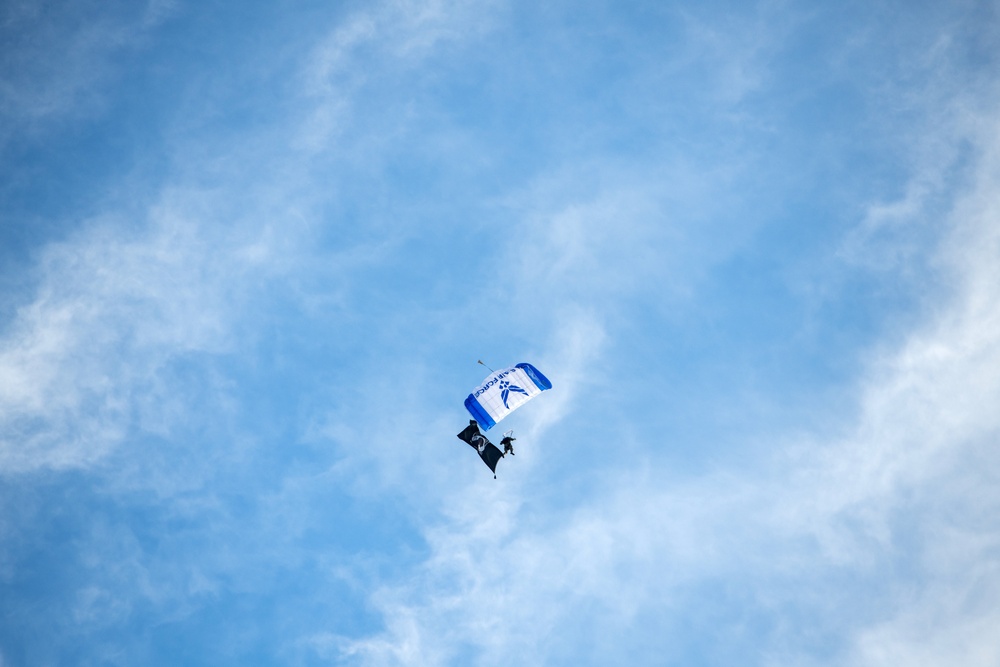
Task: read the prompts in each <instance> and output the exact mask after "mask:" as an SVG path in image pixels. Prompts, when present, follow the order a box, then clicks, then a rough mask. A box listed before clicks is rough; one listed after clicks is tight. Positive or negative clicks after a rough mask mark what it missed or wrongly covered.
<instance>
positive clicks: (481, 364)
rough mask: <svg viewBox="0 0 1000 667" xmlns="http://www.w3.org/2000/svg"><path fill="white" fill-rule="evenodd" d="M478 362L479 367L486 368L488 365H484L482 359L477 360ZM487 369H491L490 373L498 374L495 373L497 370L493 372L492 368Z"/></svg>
mask: <svg viewBox="0 0 1000 667" xmlns="http://www.w3.org/2000/svg"><path fill="white" fill-rule="evenodd" d="M477 361H478V362H479V365H480V366H486V364H484V363H483V360H482V359H479V360H477ZM486 368H489V369H490V373H496V371H495V370H493V369H492V368H490V367H489V366H486Z"/></svg>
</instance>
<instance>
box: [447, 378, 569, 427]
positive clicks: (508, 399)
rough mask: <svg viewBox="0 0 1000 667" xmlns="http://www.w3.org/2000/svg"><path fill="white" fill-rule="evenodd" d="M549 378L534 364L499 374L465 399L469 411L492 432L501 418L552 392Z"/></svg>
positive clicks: (485, 381) (480, 423) (486, 380)
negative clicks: (548, 391)
mask: <svg viewBox="0 0 1000 667" xmlns="http://www.w3.org/2000/svg"><path fill="white" fill-rule="evenodd" d="M551 388H552V383H551V382H549V379H548V378H547V377H545V376H544V375H542V373H541V372H540V371H539V370H538V369H537V368H535V367H534V366H532V365H531V364H518V365H516V366H511V367H510V368H504V369H502V370H499V371H495V372H493V373H492V374H490V375H489V376H487V378H486V379H485V380H483V383H482V384H481V385H479V386H478V387H476V388H475V389H474V390H473V391H472V393H471V394H469V397H468V398H467V399H465V408H466V409H467V410H468V411H469V414H471V415H472V417H473V419H475V420H476V421H477V422H479V425H480V426H482V428H483V430H484V431H488V430H490V429H491V428H493V427H494V426H496V424H497V422H499V421H500V420H501V419H503V418H504V417H506V416H507V415H509V414H510V413H511V412H513V411H514V410H517V409H518V408H519V407H521V406H522V405H524V404H525V403H527V402H528V401H530V400H531V399H533V398H534V397H535V396H538V395H539V394H540V393H542V392H543V391H545V390H546V389H551Z"/></svg>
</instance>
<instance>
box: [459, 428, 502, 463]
mask: <svg viewBox="0 0 1000 667" xmlns="http://www.w3.org/2000/svg"><path fill="white" fill-rule="evenodd" d="M458 437H459V438H461V439H462V440H464V441H465V442H467V443H469V444H470V445H471V446H472V448H473V449H475V450H476V451H477V452H479V458H481V459H482V460H483V463H485V464H486V465H487V466H489V468H490V470H492V471H493V476H494V477H496V476H497V461H499V460H500V459H501V458H503V454H501V453H500V450H499V449H497V447H496V445H494V444H493V443H492V442H490V441H489V440H487V439H486V436H485V435H483V434H482V433H480V432H479V424H477V423H476V420H475V419H470V420H469V425H468V426H466V427H465V428H464V429H463V430H462V432H461V433H459V434H458Z"/></svg>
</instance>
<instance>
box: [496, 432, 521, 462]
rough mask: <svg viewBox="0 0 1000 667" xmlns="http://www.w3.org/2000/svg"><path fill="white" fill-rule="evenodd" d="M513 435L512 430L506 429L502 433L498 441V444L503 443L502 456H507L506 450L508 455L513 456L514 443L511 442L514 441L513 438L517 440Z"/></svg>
mask: <svg viewBox="0 0 1000 667" xmlns="http://www.w3.org/2000/svg"><path fill="white" fill-rule="evenodd" d="M513 435H514V431H507V432H506V433H504V434H503V439H502V440H501V441H500V444H501V445H503V455H504V456H507V452H510V455H511V456H514V444H513V443H514V441H515V440H517V438H515V437H513Z"/></svg>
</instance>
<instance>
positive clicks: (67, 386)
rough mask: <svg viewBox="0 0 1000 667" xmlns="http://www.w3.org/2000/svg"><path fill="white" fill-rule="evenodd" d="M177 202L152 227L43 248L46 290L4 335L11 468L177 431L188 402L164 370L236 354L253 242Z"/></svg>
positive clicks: (69, 463)
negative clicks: (135, 434) (211, 226)
mask: <svg viewBox="0 0 1000 667" xmlns="http://www.w3.org/2000/svg"><path fill="white" fill-rule="evenodd" d="M175 203H179V202H175ZM173 205H174V204H167V205H166V206H164V207H160V208H158V209H153V210H151V211H150V213H149V218H148V227H147V226H146V225H145V224H144V225H141V226H140V230H141V231H131V230H130V229H129V228H127V227H126V226H125V225H124V224H122V223H120V222H115V223H112V222H110V221H103V222H102V221H93V222H92V223H90V224H88V225H86V230H85V231H83V232H81V233H80V234H79V235H77V236H76V237H74V238H72V239H70V240H68V241H65V242H62V243H58V244H54V245H51V246H49V247H47V248H46V249H45V250H44V251H43V252H42V254H41V261H40V266H39V267H38V269H37V290H36V292H35V294H34V295H33V297H31V298H30V299H29V301H28V302H27V303H26V304H25V305H23V306H22V307H21V308H20V309H19V310H18V312H17V315H16V317H15V318H14V321H13V322H12V323H10V325H9V326H8V327H7V329H6V330H5V332H4V336H3V338H2V340H0V424H2V431H0V466H2V467H3V468H4V470H5V471H7V472H13V471H22V470H31V469H34V468H37V467H57V468H63V467H74V466H80V465H87V464H88V463H92V462H94V461H96V460H98V459H100V458H101V457H102V456H103V455H105V454H106V453H107V452H108V451H110V449H111V448H113V447H114V446H115V445H116V444H118V443H120V442H121V441H122V439H123V438H124V437H125V435H126V433H127V432H128V430H129V429H130V428H139V429H142V430H145V431H147V432H150V433H159V434H161V435H166V433H167V432H169V430H170V428H171V426H172V425H175V424H177V423H179V420H181V419H183V415H182V414H181V413H182V408H181V406H180V405H179V403H184V402H185V401H186V399H185V398H184V397H183V396H182V395H177V394H176V393H175V392H174V389H175V388H173V387H170V386H169V376H166V375H164V374H163V372H164V370H165V367H166V366H167V365H168V364H169V363H170V362H171V361H176V360H179V359H183V358H185V356H189V357H193V356H197V355H214V354H220V353H223V352H226V351H228V350H231V349H232V347H233V341H234V338H233V330H232V324H233V320H234V318H235V317H236V315H237V313H239V309H240V300H241V290H245V289H246V288H247V285H245V284H243V279H244V278H245V276H246V275H248V273H249V271H250V270H251V269H252V268H253V267H254V266H256V264H255V263H254V262H253V260H252V258H253V256H254V255H253V254H252V253H250V254H248V253H245V252H243V251H244V248H243V245H247V246H248V247H250V246H252V245H253V243H254V241H253V240H251V241H249V242H242V243H241V242H240V241H239V239H238V238H237V235H231V236H230V237H229V239H228V241H229V242H230V243H232V245H227V244H226V243H225V242H221V243H220V241H223V239H222V238H220V237H219V236H215V235H209V234H207V233H206V230H205V228H203V227H200V226H199V224H200V223H198V222H196V221H195V220H196V219H197V217H198V214H194V215H192V214H190V213H187V212H184V211H182V210H179V209H176V208H173ZM200 213H204V211H201V212H200Z"/></svg>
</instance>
